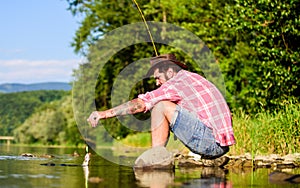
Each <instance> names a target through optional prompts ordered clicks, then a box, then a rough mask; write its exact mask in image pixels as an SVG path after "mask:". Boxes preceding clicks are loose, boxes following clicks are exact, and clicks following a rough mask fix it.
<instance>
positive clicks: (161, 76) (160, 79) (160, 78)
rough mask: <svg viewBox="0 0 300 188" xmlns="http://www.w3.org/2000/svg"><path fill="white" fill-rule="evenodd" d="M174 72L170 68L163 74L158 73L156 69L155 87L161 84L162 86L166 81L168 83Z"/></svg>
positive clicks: (154, 74)
mask: <svg viewBox="0 0 300 188" xmlns="http://www.w3.org/2000/svg"><path fill="white" fill-rule="evenodd" d="M175 74H176V73H175V72H174V71H173V69H172V68H169V69H168V71H167V72H166V73H164V72H159V69H158V68H157V69H156V70H155V71H154V73H153V76H154V79H155V81H156V85H157V86H161V85H162V84H164V83H165V82H166V81H168V80H169V79H171V78H172V77H173V76H175Z"/></svg>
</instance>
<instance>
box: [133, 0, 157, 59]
mask: <svg viewBox="0 0 300 188" xmlns="http://www.w3.org/2000/svg"><path fill="white" fill-rule="evenodd" d="M132 1H133V2H134V4H135V5H136V7H137V8H138V10H139V13H140V15H141V17H142V19H143V22H144V24H145V26H146V29H147V31H148V34H149V37H150V40H151V42H152V46H153V49H154V52H155V56H158V53H157V50H156V46H155V43H154V40H153V37H152V34H151V31H150V29H149V26H148V24H147V21H146V19H145V17H144V14H143V12H142V10H141V9H140V6H139V4H138V3H137V2H136V0H132Z"/></svg>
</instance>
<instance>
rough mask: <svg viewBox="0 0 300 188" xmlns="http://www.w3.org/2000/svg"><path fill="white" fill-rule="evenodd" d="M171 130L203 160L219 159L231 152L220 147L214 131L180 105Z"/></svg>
mask: <svg viewBox="0 0 300 188" xmlns="http://www.w3.org/2000/svg"><path fill="white" fill-rule="evenodd" d="M170 128H171V131H172V132H173V133H174V135H175V136H176V137H177V138H178V139H179V140H180V141H181V142H182V143H183V144H184V145H185V146H186V147H187V148H189V149H190V150H191V151H192V152H194V153H196V154H199V155H201V157H202V158H208V159H209V158H217V157H220V156H222V155H224V154H225V153H227V152H228V151H229V147H228V146H220V144H219V143H217V142H216V140H215V138H214V135H213V131H212V129H210V128H208V127H207V126H206V125H205V124H204V123H202V122H201V121H200V120H199V118H198V117H197V116H195V115H193V114H192V113H191V112H189V111H188V110H186V109H184V108H182V107H180V106H178V105H177V106H176V110H175V114H174V117H173V121H172V122H171V124H170Z"/></svg>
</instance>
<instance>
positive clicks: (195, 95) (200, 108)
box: [138, 70, 235, 146]
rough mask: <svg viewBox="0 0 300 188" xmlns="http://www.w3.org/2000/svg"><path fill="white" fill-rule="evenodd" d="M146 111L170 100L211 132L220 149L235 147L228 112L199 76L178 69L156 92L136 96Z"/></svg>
mask: <svg viewBox="0 0 300 188" xmlns="http://www.w3.org/2000/svg"><path fill="white" fill-rule="evenodd" d="M138 97H139V98H140V99H142V100H143V101H144V102H145V105H146V111H148V110H150V109H152V108H153V106H154V105H155V104H157V103H158V102H160V101H172V102H174V103H176V104H177V105H179V106H181V107H183V108H185V109H187V110H189V111H190V112H191V113H193V114H195V115H196V116H198V118H199V119H200V120H201V121H202V122H203V123H204V124H205V125H206V126H207V127H209V128H211V129H212V130H213V134H214V137H215V139H216V141H217V142H218V143H219V144H220V145H221V146H229V145H233V144H235V138H234V135H233V129H232V124H231V113H230V110H229V108H228V106H227V103H226V101H225V99H224V97H223V95H222V94H221V93H220V91H219V90H218V89H217V88H216V87H215V86H214V85H213V84H212V83H211V82H209V81H208V80H206V79H205V78H203V77H202V76H200V75H198V74H196V73H191V72H188V71H185V70H181V71H179V72H178V73H177V75H176V76H175V77H173V78H171V79H170V80H168V81H167V82H165V83H164V84H162V85H161V86H160V87H159V88H158V89H156V90H153V91H151V92H147V93H145V94H140V95H139V96H138Z"/></svg>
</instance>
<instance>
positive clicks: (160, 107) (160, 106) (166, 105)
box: [152, 101, 176, 112]
mask: <svg viewBox="0 0 300 188" xmlns="http://www.w3.org/2000/svg"><path fill="white" fill-rule="evenodd" d="M175 108H176V104H175V103H173V102H170V101H160V102H158V103H157V104H156V105H154V107H153V109H152V110H155V111H160V112H166V111H170V110H172V109H174V110H175Z"/></svg>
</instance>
